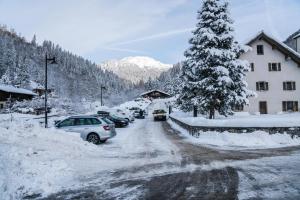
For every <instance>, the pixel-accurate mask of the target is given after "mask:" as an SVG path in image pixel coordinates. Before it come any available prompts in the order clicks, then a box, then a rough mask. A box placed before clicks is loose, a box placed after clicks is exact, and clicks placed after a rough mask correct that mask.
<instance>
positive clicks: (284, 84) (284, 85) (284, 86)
mask: <svg viewBox="0 0 300 200" xmlns="http://www.w3.org/2000/svg"><path fill="white" fill-rule="evenodd" d="M283 90H286V82H283Z"/></svg>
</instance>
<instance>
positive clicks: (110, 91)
mask: <svg viewBox="0 0 300 200" xmlns="http://www.w3.org/2000/svg"><path fill="white" fill-rule="evenodd" d="M74 42H76V41H74ZM77 42H78V41H77ZM46 54H47V55H48V56H50V57H51V56H55V57H56V59H57V62H58V64H57V65H49V67H48V85H49V88H53V89H54V90H55V94H56V95H57V96H58V97H61V98H70V99H71V100H74V101H78V100H81V99H83V98H85V99H87V100H91V101H93V100H96V99H99V97H100V87H101V85H103V86H105V87H106V88H107V90H106V91H105V98H106V99H110V102H111V104H114V103H118V102H119V101H122V100H125V99H128V98H132V97H133V96H135V95H136V94H138V93H139V92H140V91H139V88H137V87H134V85H132V84H131V83H129V82H127V81H125V80H123V79H121V78H119V77H118V76H116V75H115V74H113V73H112V72H109V71H103V70H102V69H100V68H99V67H97V65H96V64H94V63H92V62H90V61H88V60H86V59H84V58H82V57H80V56H77V55H74V54H72V53H71V52H68V51H66V50H63V49H62V48H61V47H60V46H58V45H55V44H53V43H52V42H51V41H44V42H43V43H42V45H39V44H37V42H36V37H35V36H34V37H33V39H32V41H30V42H29V41H26V39H25V38H24V37H21V36H20V35H18V34H16V32H15V31H13V30H8V29H7V28H6V27H5V26H1V27H0V82H1V83H4V84H11V85H18V86H20V87H23V88H29V89H30V87H31V83H32V82H36V83H38V84H41V85H44V78H45V74H44V67H45V56H46ZM133 88H135V89H134V90H133ZM140 90H142V88H140ZM125 94H126V95H125Z"/></svg>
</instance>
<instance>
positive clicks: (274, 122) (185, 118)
mask: <svg viewBox="0 0 300 200" xmlns="http://www.w3.org/2000/svg"><path fill="white" fill-rule="evenodd" d="M171 116H172V117H174V118H176V119H179V120H180V121H182V122H184V123H186V124H189V125H191V126H221V127H295V126H300V113H287V114H274V115H271V114H267V115H250V114H248V113H244V112H242V113H236V114H235V115H233V116H229V117H227V118H225V117H222V116H218V117H217V118H216V119H213V120H210V119H207V118H205V117H203V116H199V117H192V116H191V114H190V113H183V112H180V111H177V112H174V113H172V115H171Z"/></svg>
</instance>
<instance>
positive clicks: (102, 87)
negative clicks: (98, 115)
mask: <svg viewBox="0 0 300 200" xmlns="http://www.w3.org/2000/svg"><path fill="white" fill-rule="evenodd" d="M102 90H106V87H104V86H102V85H101V88H100V98H101V106H103V105H104V104H103V97H102V93H103V92H102Z"/></svg>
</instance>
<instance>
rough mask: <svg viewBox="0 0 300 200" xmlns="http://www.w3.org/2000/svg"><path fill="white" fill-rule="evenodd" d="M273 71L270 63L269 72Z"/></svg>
mask: <svg viewBox="0 0 300 200" xmlns="http://www.w3.org/2000/svg"><path fill="white" fill-rule="evenodd" d="M270 71H272V63H269V72H270Z"/></svg>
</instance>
